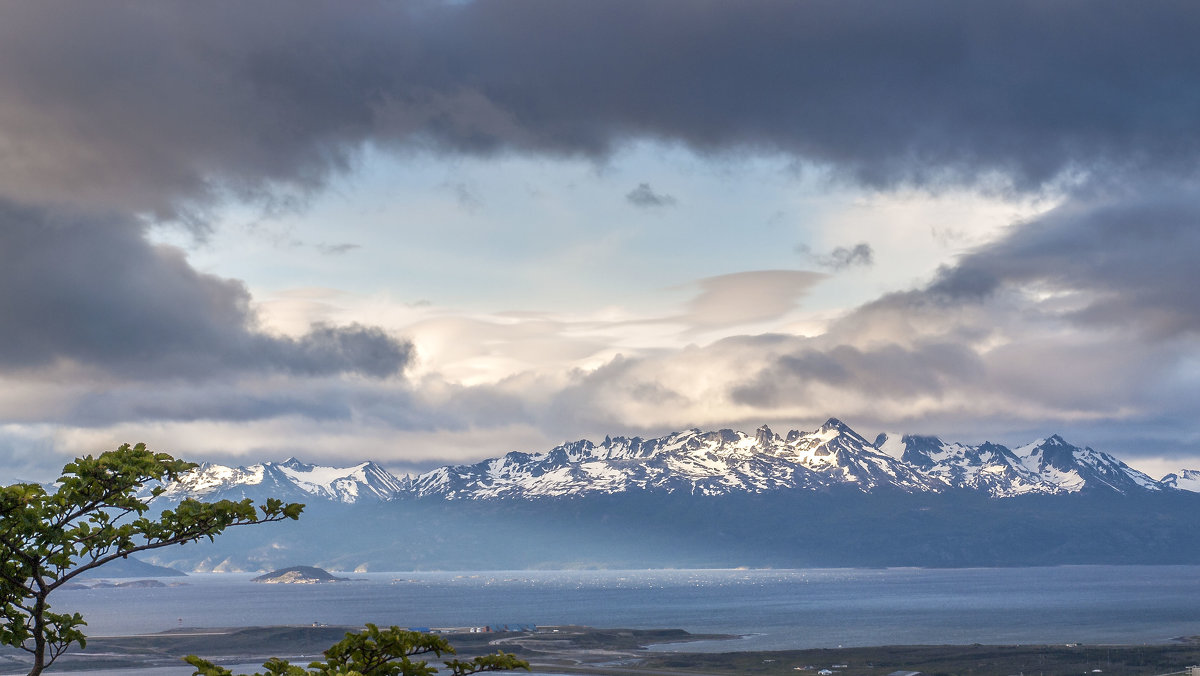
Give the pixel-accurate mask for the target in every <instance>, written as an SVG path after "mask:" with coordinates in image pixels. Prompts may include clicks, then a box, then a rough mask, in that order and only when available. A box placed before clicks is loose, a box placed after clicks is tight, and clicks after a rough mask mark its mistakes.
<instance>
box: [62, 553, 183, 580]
mask: <svg viewBox="0 0 1200 676" xmlns="http://www.w3.org/2000/svg"><path fill="white" fill-rule="evenodd" d="M186 576H187V573H183V572H180V571H178V570H175V569H174V568H168V567H166V566H156V565H154V564H152V563H146V562H145V561H139V560H138V559H135V558H133V557H132V556H130V557H128V558H124V559H117V560H115V561H109V562H108V563H106V564H104V565H103V566H99V567H97V568H93V569H91V570H89V571H87V572H85V573H81V574H80V575H79V577H80V578H124V577H186Z"/></svg>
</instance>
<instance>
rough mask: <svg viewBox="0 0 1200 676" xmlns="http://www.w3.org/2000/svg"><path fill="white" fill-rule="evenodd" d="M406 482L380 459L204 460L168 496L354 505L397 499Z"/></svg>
mask: <svg viewBox="0 0 1200 676" xmlns="http://www.w3.org/2000/svg"><path fill="white" fill-rule="evenodd" d="M403 486H404V484H403V482H402V481H401V480H400V479H397V478H396V477H394V476H392V474H391V473H389V472H388V471H387V470H385V469H384V468H382V467H380V466H379V465H377V464H376V463H374V462H362V463H359V464H357V465H353V466H350V467H323V466H319V465H309V464H305V463H303V462H300V461H299V460H297V459H295V458H288V459H287V460H285V461H283V462H281V463H275V462H264V463H259V464H256V465H251V466H249V467H226V466H224V465H214V464H211V463H204V464H202V465H200V466H199V467H197V468H195V469H193V470H191V471H190V472H187V473H185V474H184V475H183V476H181V477H179V480H178V481H174V482H172V483H170V484H168V485H167V486H166V491H164V493H163V495H162V497H163V498H164V499H166V500H174V499H183V498H187V497H191V498H199V499H206V500H220V499H224V498H229V499H234V500H240V499H242V498H247V497H248V498H253V499H256V500H261V499H264V498H266V497H278V498H282V499H288V500H294V499H306V498H308V497H317V498H322V499H325V500H330V501H332V502H342V503H354V502H359V501H361V500H388V499H391V498H393V497H395V496H396V495H397V494H399V493H400V492H401V491H402V490H403Z"/></svg>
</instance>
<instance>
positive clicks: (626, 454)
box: [411, 419, 939, 499]
mask: <svg viewBox="0 0 1200 676" xmlns="http://www.w3.org/2000/svg"><path fill="white" fill-rule="evenodd" d="M835 485H850V486H854V487H857V488H859V489H861V490H863V491H869V490H872V489H876V488H881V487H885V486H891V487H897V488H901V489H904V490H908V491H914V492H916V491H930V490H936V489H937V488H939V486H937V484H936V483H935V482H931V481H930V480H928V479H927V478H926V477H923V476H921V475H920V474H919V473H917V472H915V471H913V469H912V468H910V467H907V466H905V465H904V464H903V463H900V462H898V461H897V460H896V459H895V458H892V457H889V456H888V455H886V454H883V453H880V452H879V451H878V450H877V449H875V448H874V447H873V446H872V445H871V444H870V442H868V441H867V440H866V439H863V438H862V437H861V436H859V435H858V434H857V433H856V432H854V431H853V430H851V429H850V428H849V427H848V426H846V425H845V423H842V422H841V421H839V420H836V419H830V420H829V421H828V422H826V423H825V424H824V425H822V426H821V427H820V428H819V429H817V430H816V431H815V432H811V433H800V432H794V431H793V432H791V433H789V434H788V435H787V437H780V436H779V435H777V434H775V433H774V432H772V431H771V430H770V429H769V428H767V427H765V426H764V427H761V428H759V429H758V430H757V432H755V434H754V435H748V434H745V433H743V432H735V431H733V430H719V431H716V432H701V431H699V430H688V431H685V432H678V433H675V434H671V435H668V436H665V437H660V438H658V439H646V440H643V439H641V438H637V437H634V438H632V439H630V438H625V437H616V438H612V437H606V438H605V440H604V442H603V443H602V444H600V445H599V446H596V445H593V444H592V443H591V442H590V441H577V442H574V443H570V444H564V445H562V446H558V447H556V448H554V449H551V450H550V451H548V452H546V453H539V454H533V455H531V454H527V453H509V454H507V455H505V456H503V457H501V458H495V459H492V460H485V461H483V462H481V463H477V464H474V465H459V466H455V467H441V468H438V469H436V470H433V471H432V472H427V473H425V474H421V475H419V476H417V477H416V478H414V479H413V480H412V482H411V486H412V490H413V492H414V493H415V494H416V495H418V496H431V495H440V496H443V497H445V498H448V499H461V498H471V499H480V498H500V497H534V496H564V495H583V494H595V493H619V492H625V491H630V490H656V491H665V492H676V491H683V492H687V493H693V494H699V495H722V494H727V493H734V492H752V493H761V492H765V491H773V490H783V489H796V488H803V489H820V488H826V487H829V486H835Z"/></svg>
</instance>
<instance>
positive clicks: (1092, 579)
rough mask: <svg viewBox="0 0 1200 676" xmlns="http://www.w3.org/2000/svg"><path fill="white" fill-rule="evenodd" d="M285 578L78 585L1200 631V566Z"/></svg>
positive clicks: (1082, 630)
mask: <svg viewBox="0 0 1200 676" xmlns="http://www.w3.org/2000/svg"><path fill="white" fill-rule="evenodd" d="M343 575H346V576H349V577H352V578H355V580H354V581H352V582H343V583H333V584H318V585H296V584H290V585H286V584H285V585H278V584H260V583H255V582H251V581H250V578H251V577H253V575H250V574H237V573H221V574H193V575H189V576H188V577H186V578H163V579H162V581H163V582H166V583H168V584H179V585H180V586H171V587H166V588H123V589H88V590H62V591H58V592H55V594H54V595H53V596H52V597H51V603H52V605H53V607H54V609H55V610H58V611H78V612H81V613H82V614H83V616H84V617H85V618H86V619H87V621H88V628H87V633H88V634H89V635H91V636H106V635H131V634H145V633H153V632H159V631H164V630H168V629H177V628H180V627H197V628H201V627H202V628H208V627H230V626H250V625H276V624H312V623H314V622H316V623H323V624H346V625H360V624H362V623H365V622H374V623H376V624H379V625H384V626H388V625H393V624H394V625H399V626H403V627H434V628H437V627H470V626H482V625H503V624H510V625H511V624H537V625H556V624H582V625H591V626H596V627H629V628H682V629H686V630H688V631H691V632H704V633H728V634H738V635H741V636H743V637H744V638H741V639H738V640H734V641H707V642H697V643H686V644H677V645H669V646H663V647H660V648H659V649H668V650H684V651H728V650H781V649H791V648H818V647H837V646H865V645H884V644H970V643H991V644H1012V643H1076V642H1078V643H1092V644H1103V643H1158V642H1166V641H1170V640H1171V639H1172V638H1175V637H1179V636H1189V635H1198V634H1200V566H1060V567H1048V568H972V569H917V568H891V569H803V570H637V571H481V572H422V573H366V574H363V573H343Z"/></svg>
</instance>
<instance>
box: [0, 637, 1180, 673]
mask: <svg viewBox="0 0 1200 676" xmlns="http://www.w3.org/2000/svg"><path fill="white" fill-rule="evenodd" d="M358 629H360V627H350V626H271V627H229V628H204V629H198V628H181V629H174V630H170V631H166V632H162V633H158V634H146V635H139V636H119V637H103V636H95V637H91V638H90V639H89V640H88V647H87V649H86V650H76V651H73V652H71V653H68V654H67V655H65V656H64V657H62V658H61V659H60V660H59V661H58V662H57V663H56V664H55V670H56V671H61V672H64V673H71V672H74V673H87V672H89V671H92V672H95V671H101V670H127V671H128V672H130V673H131V674H136V673H144V674H149V673H150V672H149V671H145V672H139V671H138V670H140V669H155V668H157V669H167V668H183V669H186V668H187V667H186V665H184V664H183V663H182V661H181V659H180V658H182V657H183V656H184V655H188V654H196V655H200V656H202V657H204V658H205V659H209V660H212V661H213V662H215V663H217V664H222V665H226V666H233V665H246V664H255V665H258V664H261V663H262V662H263V661H264V660H266V659H268V658H270V657H273V656H279V657H284V658H287V659H290V660H292V661H293V663H295V664H299V665H307V664H308V663H309V662H311V661H313V660H319V659H321V651H323V650H324V649H326V648H328V647H329V646H330V645H332V644H333V643H335V642H337V641H338V640H340V639H341V638H342V637H343V636H344V635H345V633H346V632H348V631H356V630H358ZM442 635H444V636H445V637H446V638H447V640H449V641H450V643H451V644H452V645H453V646H454V647H455V648H456V649H457V650H458V655H459V656H461V657H470V656H473V655H481V654H486V653H494V652H496V651H497V650H503V651H505V652H512V653H515V654H517V655H518V656H519V657H521V658H522V659H525V660H528V661H529V662H530V663H531V665H532V666H533V672H534V673H555V674H572V675H580V676H583V675H585V674H586V675H593V676H637V675H639V674H641V675H644V676H733V675H734V674H751V675H753V674H762V675H763V676H773V675H783V674H791V675H792V676H795V675H796V674H802V675H803V674H810V673H811V674H814V675H815V674H816V673H817V672H818V671H820V670H822V669H829V670H831V671H833V672H834V673H835V674H839V675H840V676H887V675H888V674H891V673H892V672H895V671H916V672H921V673H923V674H926V675H930V676H932V675H934V674H962V673H971V674H973V675H975V676H993V675H995V676H1008V675H1009V674H1014V673H1039V672H1041V673H1047V674H1060V673H1073V674H1079V673H1119V674H1130V675H1134V676H1141V675H1146V676H1151V675H1158V674H1167V673H1171V672H1175V671H1180V670H1183V669H1184V668H1186V667H1188V666H1190V665H1194V664H1200V636H1187V637H1179V638H1176V639H1174V640H1173V641H1172V642H1169V643H1163V644H1112V645H1084V644H1065V645H1058V644H1047V645H982V644H972V645H893V646H873V647H852V648H810V649H802V650H771V651H754V650H748V651H746V650H736V640H735V639H740V638H742V637H741V636H738V635H728V634H691V633H689V632H686V631H684V630H681V629H603V628H595V627H584V626H574V625H562V626H545V627H538V628H537V629H536V630H535V631H513V632H495V633H443V634H442ZM717 640H728V641H730V647H731V650H729V651H728V652H715V653H698V652H687V651H683V650H681V651H672V650H670V648H669V646H671V645H679V646H683V645H686V644H687V643H691V642H695V641H717ZM21 655H22V654H20V653H17V652H16V651H5V652H2V653H0V674H18V673H24V672H23V671H21V667H20V663H19V662H17V661H16V659H19V657H20V656H21ZM431 662H432V664H434V665H435V666H438V665H440V661H439V660H437V659H434V660H432V661H431ZM1097 669H1099V670H1100V671H1099V672H1096V671H1095V670H1097ZM107 673H118V671H108V672H107ZM173 673H189V672H186V671H185V672H173Z"/></svg>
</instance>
